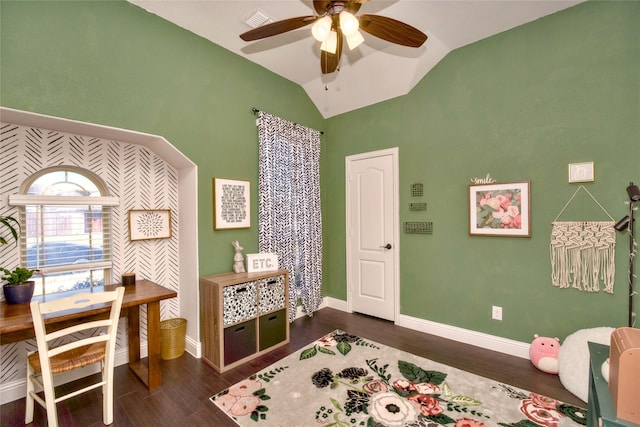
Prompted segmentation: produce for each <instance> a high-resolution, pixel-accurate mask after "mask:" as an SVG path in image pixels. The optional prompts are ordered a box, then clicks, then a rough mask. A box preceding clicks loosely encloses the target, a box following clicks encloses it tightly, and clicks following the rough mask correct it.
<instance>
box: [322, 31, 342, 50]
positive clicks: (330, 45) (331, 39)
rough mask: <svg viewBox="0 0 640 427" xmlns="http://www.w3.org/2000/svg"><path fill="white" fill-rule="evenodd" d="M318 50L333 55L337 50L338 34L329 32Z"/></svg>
mask: <svg viewBox="0 0 640 427" xmlns="http://www.w3.org/2000/svg"><path fill="white" fill-rule="evenodd" d="M320 49H322V50H324V51H325V52H329V53H333V54H335V53H336V50H337V49H338V33H336V32H335V31H333V30H331V31H330V32H329V36H327V38H326V39H325V41H323V42H322V44H321V45H320Z"/></svg>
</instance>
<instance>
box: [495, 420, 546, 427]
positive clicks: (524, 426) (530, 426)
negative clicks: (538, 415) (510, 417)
mask: <svg viewBox="0 0 640 427" xmlns="http://www.w3.org/2000/svg"><path fill="white" fill-rule="evenodd" d="M498 425H499V426H503V427H539V425H538V424H536V423H534V422H533V421H530V420H522V421H518V422H517V423H511V424H507V423H498Z"/></svg>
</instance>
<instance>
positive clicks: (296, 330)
mask: <svg viewBox="0 0 640 427" xmlns="http://www.w3.org/2000/svg"><path fill="white" fill-rule="evenodd" d="M337 328H338V329H343V330H345V331H347V332H350V333H352V334H355V335H358V336H360V337H363V338H366V339H370V340H373V341H376V342H379V343H382V344H385V345H388V346H392V347H395V348H399V349H402V350H404V351H407V352H410V353H414V354H417V355H420V356H423V357H426V358H428V359H431V360H434V361H437V362H440V363H444V364H447V365H449V366H455V367H457V368H460V369H464V370H466V371H469V372H473V373H475V374H477V375H481V376H484V377H489V378H492V379H494V380H496V381H501V382H505V383H507V384H511V385H513V386H516V387H519V388H522V389H525V390H530V391H534V392H537V393H540V394H544V395H546V396H549V397H553V398H556V399H559V400H563V401H565V402H568V403H572V404H574V405H577V406H581V407H583V408H584V407H586V404H585V403H584V402H582V401H581V400H580V399H578V398H577V397H575V396H574V395H573V394H571V393H570V392H568V391H567V390H566V389H565V388H564V387H563V386H562V385H561V383H560V380H559V379H558V376H557V375H551V374H546V373H544V372H541V371H539V370H537V369H536V368H535V367H534V366H533V365H532V364H531V362H529V360H526V359H522V358H518V357H513V356H508V355H505V354H502V353H497V352H493V351H489V350H484V349H481V348H479V347H474V346H469V345H465V344H461V343H458V342H455V341H451V340H447V339H444V338H440V337H436V336H433V335H428V334H424V333H421V332H416V331H413V330H410V329H405V328H401V327H398V326H395V325H394V324H393V323H391V322H387V321H384V320H380V319H376V318H372V317H368V316H364V315H361V314H349V313H344V312H342V311H339V310H334V309H330V308H325V309H322V310H320V311H319V312H317V313H316V314H315V315H314V316H313V318H308V317H305V318H301V319H297V320H296V321H295V322H294V323H293V324H292V325H291V342H290V344H288V345H287V346H284V347H281V348H279V349H277V350H274V351H272V352H270V353H268V354H266V355H264V356H262V357H260V358H258V359H255V360H253V361H251V362H249V363H246V364H245V365H242V366H240V367H238V368H236V369H232V370H230V371H227V372H225V373H224V374H219V373H217V372H216V371H215V370H214V369H213V368H211V367H210V366H209V365H207V364H206V363H205V362H203V361H201V360H200V359H196V358H194V357H192V356H191V355H189V354H187V353H185V355H184V356H181V357H179V358H177V359H174V360H167V361H163V362H162V371H163V385H162V387H160V388H158V389H157V390H154V391H153V392H149V391H148V390H147V389H146V387H145V386H144V384H142V382H141V381H140V380H139V379H138V378H137V377H135V376H134V375H133V374H132V373H131V372H130V370H129V368H128V367H127V366H126V365H123V366H119V367H117V368H116V369H115V399H114V400H115V403H114V412H115V415H114V424H113V425H114V426H118V427H120V426H156V427H157V426H216V427H217V426H235V424H234V423H233V422H232V421H231V420H230V419H229V418H227V417H226V416H225V415H224V414H223V413H222V412H221V411H219V410H218V409H217V407H216V406H215V405H214V404H213V403H211V402H210V401H209V397H211V396H212V395H214V394H216V393H217V392H219V391H221V390H224V389H225V388H227V387H229V386H231V385H233V384H235V383H236V382H238V381H240V380H242V379H244V378H246V377H248V376H250V375H252V374H253V373H255V372H257V371H259V370H261V369H263V368H266V367H267V366H269V365H270V364H272V363H274V362H276V361H277V360H279V359H281V358H282V357H284V356H286V355H287V354H290V353H292V352H294V351H296V350H299V349H301V348H303V347H305V346H306V345H307V344H309V343H310V342H312V341H314V340H315V339H317V338H319V337H321V336H323V335H324V334H326V333H329V332H331V331H333V330H334V329H337ZM80 382H82V380H79V381H76V382H75V383H72V386H73V385H77V384H79V383H80ZM66 386H68V385H65V386H63V387H66ZM101 402H102V401H101V396H100V392H99V391H92V392H90V393H88V394H84V395H81V396H78V397H75V398H72V399H69V400H67V401H65V402H62V403H59V404H58V417H59V422H60V425H61V426H78V427H87V426H101V425H103V424H102V405H101ZM24 406H25V399H24V398H23V399H19V400H17V401H14V402H10V403H7V404H5V405H2V406H1V407H0V425H1V426H2V427H11V426H22V425H24ZM30 425H31V426H45V425H46V414H45V411H44V409H43V408H41V407H40V406H39V405H37V404H36V409H35V421H34V423H32V424H30ZM288 427H289V426H288Z"/></svg>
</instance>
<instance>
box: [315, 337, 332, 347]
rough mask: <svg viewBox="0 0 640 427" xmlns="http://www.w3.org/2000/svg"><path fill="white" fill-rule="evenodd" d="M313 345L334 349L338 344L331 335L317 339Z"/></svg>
mask: <svg viewBox="0 0 640 427" xmlns="http://www.w3.org/2000/svg"><path fill="white" fill-rule="evenodd" d="M315 343H316V344H317V345H319V346H321V347H334V346H336V345H337V344H338V341H336V340H335V338H334V337H333V334H329V335H325V336H324V337H322V338H320V339H318V340H317V341H316V342H315Z"/></svg>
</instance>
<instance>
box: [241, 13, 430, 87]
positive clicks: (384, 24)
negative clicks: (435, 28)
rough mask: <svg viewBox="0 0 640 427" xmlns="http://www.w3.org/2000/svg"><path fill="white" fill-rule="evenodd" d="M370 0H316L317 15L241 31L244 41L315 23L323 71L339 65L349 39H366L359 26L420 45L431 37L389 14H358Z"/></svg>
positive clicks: (397, 41)
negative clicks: (390, 16)
mask: <svg viewBox="0 0 640 427" xmlns="http://www.w3.org/2000/svg"><path fill="white" fill-rule="evenodd" d="M367 1H369V0H347V1H335V0H313V8H314V9H315V11H316V13H317V15H310V16H298V17H295V18H288V19H283V20H281V21H276V22H272V23H269V24H265V25H262V26H260V27H257V28H254V29H253V30H249V31H247V32H246V33H243V34H240V38H241V39H242V40H244V41H253V40H259V39H263V38H266V37H271V36H275V35H278V34H282V33H286V32H287V31H292V30H295V29H298V28H302V27H304V26H307V25H309V24H312V23H313V24H314V25H313V27H312V28H311V33H312V34H313V36H314V38H315V39H316V40H318V41H320V42H322V45H321V46H320V49H321V51H320V68H321V69H322V74H329V73H333V72H334V71H336V70H337V69H338V65H339V63H340V56H341V54H342V46H343V44H344V40H345V39H346V42H347V45H348V46H349V48H350V49H355V47H357V46H358V45H360V43H362V42H363V41H364V38H363V37H362V34H360V32H359V30H362V31H365V32H367V33H369V34H371V35H373V36H376V37H379V38H381V39H383V40H386V41H389V42H391V43H395V44H399V45H402V46H408V47H420V46H422V44H423V43H424V42H425V41H426V40H427V35H426V34H424V33H423V32H422V31H420V30H418V29H416V28H414V27H412V26H410V25H408V24H405V23H404V22H400V21H397V20H395V19H392V18H387V17H385V16H380V15H373V14H362V15H359V16H358V17H355V14H356V13H357V12H358V10H360V6H361V5H362V3H366V2H367Z"/></svg>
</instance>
